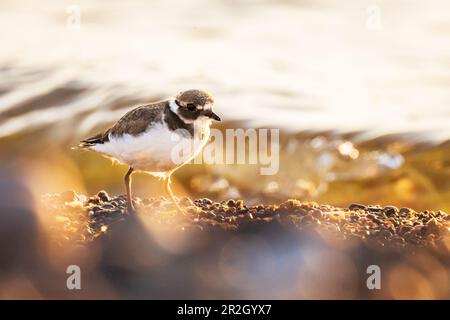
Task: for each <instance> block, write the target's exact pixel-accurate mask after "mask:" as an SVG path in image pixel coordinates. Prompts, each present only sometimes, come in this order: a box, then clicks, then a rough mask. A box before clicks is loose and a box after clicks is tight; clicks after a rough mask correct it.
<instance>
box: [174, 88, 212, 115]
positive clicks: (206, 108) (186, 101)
mask: <svg viewBox="0 0 450 320" xmlns="http://www.w3.org/2000/svg"><path fill="white" fill-rule="evenodd" d="M174 103H175V106H174V108H173V109H175V110H173V109H172V111H174V112H175V113H176V114H177V115H178V116H180V117H181V118H182V119H183V120H184V121H186V122H193V121H195V120H197V119H201V118H202V117H206V118H209V119H213V120H216V121H220V117H219V116H218V115H217V114H215V113H214V112H213V106H214V98H213V97H212V96H211V95H210V94H209V93H207V92H206V91H203V90H197V89H193V90H187V91H182V92H180V93H178V94H177V95H176V97H175V99H174Z"/></svg>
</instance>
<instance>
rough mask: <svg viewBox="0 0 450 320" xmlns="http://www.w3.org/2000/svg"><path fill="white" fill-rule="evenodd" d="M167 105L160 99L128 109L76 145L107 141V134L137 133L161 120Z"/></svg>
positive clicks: (82, 145) (89, 144) (87, 145)
mask: <svg viewBox="0 0 450 320" xmlns="http://www.w3.org/2000/svg"><path fill="white" fill-rule="evenodd" d="M167 105H168V102H167V101H161V102H155V103H152V104H148V105H145V106H140V107H137V108H135V109H133V110H131V111H128V112H127V113H126V114H125V115H124V116H123V117H122V118H120V119H119V121H117V123H116V124H115V125H114V126H112V127H111V128H109V129H107V130H106V131H104V132H102V133H99V134H96V135H95V136H92V137H90V138H87V139H85V140H81V143H80V144H79V146H78V147H90V146H93V145H96V144H102V143H105V142H108V141H109V134H112V135H114V136H120V135H122V134H131V135H134V136H135V135H138V134H140V133H142V132H144V131H145V130H146V129H147V128H148V126H149V123H150V122H154V121H160V120H162V114H163V111H164V108H165V107H166V106H167Z"/></svg>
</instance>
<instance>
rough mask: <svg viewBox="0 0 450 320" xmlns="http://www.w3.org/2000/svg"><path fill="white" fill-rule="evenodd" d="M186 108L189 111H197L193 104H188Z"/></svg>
mask: <svg viewBox="0 0 450 320" xmlns="http://www.w3.org/2000/svg"><path fill="white" fill-rule="evenodd" d="M186 108H187V109H188V110H189V111H194V110H197V107H196V106H195V104H192V103H188V104H187V106H186Z"/></svg>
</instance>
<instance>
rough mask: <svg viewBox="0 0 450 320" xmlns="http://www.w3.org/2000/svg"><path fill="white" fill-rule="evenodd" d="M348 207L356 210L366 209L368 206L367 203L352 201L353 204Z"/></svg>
mask: <svg viewBox="0 0 450 320" xmlns="http://www.w3.org/2000/svg"><path fill="white" fill-rule="evenodd" d="M348 208H349V209H350V210H352V211H355V210H365V209H366V206H365V205H362V204H359V203H352V204H351V205H349V206H348Z"/></svg>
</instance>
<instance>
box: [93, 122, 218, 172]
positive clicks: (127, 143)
mask: <svg viewBox="0 0 450 320" xmlns="http://www.w3.org/2000/svg"><path fill="white" fill-rule="evenodd" d="M197 121H199V120H197ZM197 121H196V122H197ZM209 124H210V122H209V123H205V122H204V121H199V122H198V123H195V124H194V125H195V126H196V128H198V129H196V130H194V138H191V137H190V136H186V135H180V134H177V133H174V132H173V131H170V130H169V129H168V128H167V127H166V126H165V124H157V125H154V126H152V127H151V128H149V129H148V130H147V131H146V132H144V133H142V134H139V135H137V136H133V135H129V134H125V135H123V136H120V137H114V136H110V137H109V142H107V143H104V144H98V145H95V146H93V147H92V150H95V151H98V152H100V153H103V154H105V155H107V156H108V157H111V158H114V159H116V160H117V161H119V162H121V163H123V164H128V165H130V166H131V167H133V168H134V169H135V170H139V171H145V172H148V173H150V174H153V175H155V176H161V177H164V176H165V175H166V174H168V173H171V172H173V171H174V170H175V169H177V168H178V167H179V166H181V165H183V164H185V163H186V162H189V161H190V160H192V159H193V158H194V157H195V156H196V155H197V154H198V153H199V152H200V151H201V150H202V148H203V147H204V146H205V144H206V143H207V141H208V139H209V134H210V132H209ZM201 131H203V133H202V132H201Z"/></svg>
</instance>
